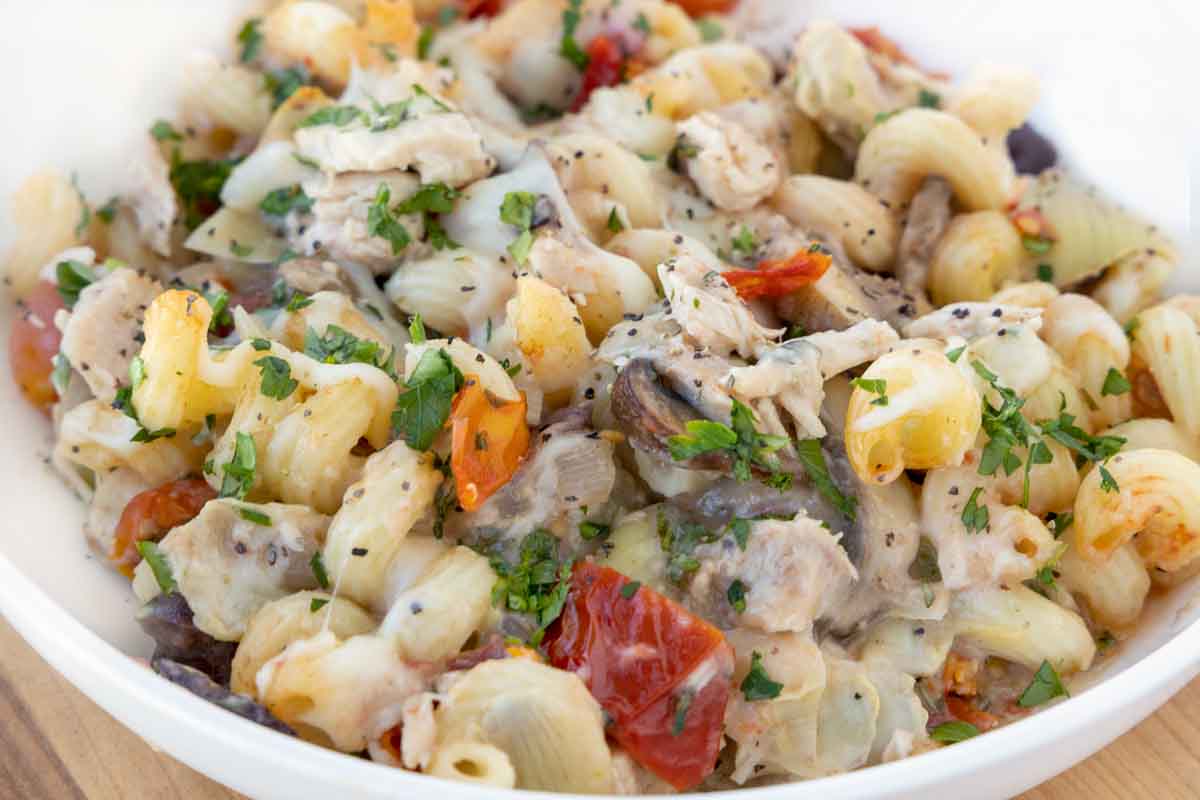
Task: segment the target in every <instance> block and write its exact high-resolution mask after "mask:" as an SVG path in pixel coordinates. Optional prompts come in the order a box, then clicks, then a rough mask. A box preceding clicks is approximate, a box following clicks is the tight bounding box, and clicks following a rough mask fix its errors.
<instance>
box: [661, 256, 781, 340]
mask: <svg viewBox="0 0 1200 800" xmlns="http://www.w3.org/2000/svg"><path fill="white" fill-rule="evenodd" d="M658 279H659V281H660V282H661V283H662V287H663V292H664V293H665V294H666V296H667V301H668V302H669V303H670V311H669V312H668V314H669V315H670V317H671V318H672V319H673V320H675V321H676V322H678V323H679V325H680V327H682V328H683V332H684V334H685V335H686V336H687V337H688V338H689V339H691V340H692V341H694V342H695V343H696V344H698V345H700V346H701V347H707V348H710V349H712V350H715V351H717V352H719V353H722V354H725V353H729V354H732V353H737V354H738V355H741V356H742V357H743V358H748V357H750V356H751V355H753V354H754V352H755V351H756V350H757V349H758V348H759V347H760V346H762V344H763V343H765V342H766V341H768V340H771V339H775V338H778V336H779V335H780V334H781V333H783V330H782V329H773V328H768V327H765V326H764V325H762V324H760V323H759V321H758V320H757V319H755V317H754V313H753V312H752V311H751V310H750V308H749V307H748V306H747V305H746V304H745V303H744V302H742V299H741V298H740V297H738V295H737V292H736V291H734V290H733V288H732V287H731V286H730V285H729V284H728V283H727V282H726V280H725V279H724V278H723V277H721V274H720V273H719V272H717V271H716V270H713V269H711V268H710V267H709V266H708V265H707V264H705V263H704V262H703V261H701V260H699V259H696V258H692V257H689V256H681V257H679V258H673V259H670V260H669V261H667V262H666V263H664V264H662V265H660V266H659V268H658Z"/></svg>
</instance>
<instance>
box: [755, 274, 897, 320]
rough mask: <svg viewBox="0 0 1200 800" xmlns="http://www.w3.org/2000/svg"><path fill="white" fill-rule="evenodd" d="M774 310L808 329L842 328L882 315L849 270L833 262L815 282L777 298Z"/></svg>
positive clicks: (784, 317)
mask: <svg viewBox="0 0 1200 800" xmlns="http://www.w3.org/2000/svg"><path fill="white" fill-rule="evenodd" d="M776 311H778V312H779V316H781V317H782V318H783V319H785V320H787V321H788V322H794V323H797V324H799V325H801V326H802V327H803V328H804V329H805V330H809V331H828V330H835V331H840V330H845V329H846V328H849V327H851V326H852V325H856V324H858V323H860V322H862V321H864V320H868V319H874V318H878V317H880V316H882V315H881V314H880V312H879V309H878V308H877V307H876V304H875V303H874V301H872V300H871V298H870V297H869V296H868V295H867V293H866V292H865V291H863V287H862V285H861V284H860V283H859V282H858V281H857V280H856V278H855V276H854V273H853V271H852V270H851V269H850V268H849V267H843V266H841V265H840V264H836V263H834V264H831V265H830V267H829V269H827V270H825V274H824V275H822V276H821V278H820V280H818V281H817V282H816V283H813V284H811V285H809V286H804V287H802V288H800V289H799V290H798V291H796V292H793V293H792V294H790V295H788V296H787V297H784V298H781V299H780V301H779V302H778V303H777V304H776Z"/></svg>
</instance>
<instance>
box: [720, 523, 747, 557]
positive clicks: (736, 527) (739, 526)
mask: <svg viewBox="0 0 1200 800" xmlns="http://www.w3.org/2000/svg"><path fill="white" fill-rule="evenodd" d="M726 529H727V530H728V531H729V533H730V534H731V535H732V536H733V540H734V541H735V542H737V546H738V549H739V550H743V551H744V550H745V549H746V545H747V544H748V543H749V542H750V520H748V519H742V518H741V517H734V518H733V519H731V520H729V524H728V525H727V526H726Z"/></svg>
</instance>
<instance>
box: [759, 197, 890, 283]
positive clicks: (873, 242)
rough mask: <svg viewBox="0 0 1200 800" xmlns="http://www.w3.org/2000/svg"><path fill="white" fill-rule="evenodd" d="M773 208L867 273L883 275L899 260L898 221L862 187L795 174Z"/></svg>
mask: <svg viewBox="0 0 1200 800" xmlns="http://www.w3.org/2000/svg"><path fill="white" fill-rule="evenodd" d="M771 204H772V205H773V206H774V207H775V208H776V209H777V210H778V211H779V212H780V213H781V214H783V215H784V216H785V217H787V218H788V219H790V220H791V221H792V222H793V223H795V224H796V225H798V226H800V227H801V228H803V229H804V230H805V231H807V232H809V233H810V234H815V235H819V236H821V237H822V238H824V239H825V241H827V242H830V243H832V244H835V245H837V246H840V247H841V249H843V250H845V252H846V255H848V256H849V257H850V259H851V260H852V261H854V263H855V264H857V265H858V266H860V267H862V268H863V269H869V270H871V271H873V272H881V271H884V270H886V269H888V268H889V267H891V266H892V262H893V261H894V260H895V258H896V248H897V247H898V245H899V242H900V225H899V223H898V222H897V220H896V218H895V216H893V215H892V213H891V212H890V211H889V210H888V209H887V208H886V207H884V206H883V205H882V204H881V203H880V202H879V198H877V197H875V195H873V194H871V193H870V192H868V191H867V190H866V189H864V188H862V187H861V186H859V185H858V184H855V183H851V182H849V181H839V180H834V179H833V178H825V177H822V176H820V175H793V176H792V177H790V178H788V179H787V180H786V181H784V183H783V185H782V186H780V187H779V191H777V192H776V193H775V195H774V197H772V198H771Z"/></svg>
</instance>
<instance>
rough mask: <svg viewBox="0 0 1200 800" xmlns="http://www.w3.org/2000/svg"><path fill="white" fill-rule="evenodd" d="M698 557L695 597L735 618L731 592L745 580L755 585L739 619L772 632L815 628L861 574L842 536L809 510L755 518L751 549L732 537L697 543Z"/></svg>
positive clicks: (719, 614)
mask: <svg viewBox="0 0 1200 800" xmlns="http://www.w3.org/2000/svg"><path fill="white" fill-rule="evenodd" d="M696 558H697V559H698V560H699V561H700V568H699V569H698V570H697V571H696V574H695V576H694V577H693V579H692V583H691V585H690V587H689V589H688V596H689V598H690V600H691V602H692V603H693V604H695V605H696V607H697V608H703V609H705V610H706V611H707V612H709V614H708V616H711V617H712V618H717V619H721V618H726V619H730V621H732V619H733V617H732V616H731V615H733V614H734V613H735V612H734V611H733V610H732V609H731V608H730V607H729V603H728V602H727V601H726V599H725V597H726V593H727V590H728V588H729V584H730V583H732V582H733V581H734V580H740V581H742V583H743V584H744V585H746V586H749V587H751V590H750V591H749V592H748V593H747V594H746V610H745V611H744V612H742V613H741V614H738V615H737V622H738V624H740V625H745V626H747V627H751V628H755V629H758V630H762V631H768V632H781V631H794V632H803V631H807V630H809V629H810V628H811V627H812V624H813V622H815V621H816V620H817V619H819V618H820V617H821V616H822V615H824V614H825V613H827V612H828V611H829V610H830V609H832V608H833V607H834V606H835V605H836V604H837V603H838V601H839V598H840V597H841V596H842V593H844V592H845V591H846V590H847V589H848V588H849V587H850V586H851V585H852V584H853V583H854V581H855V580H857V578H858V572H857V571H856V570H855V569H854V565H853V564H851V563H850V559H849V558H848V557H847V555H846V551H845V550H843V549H842V547H841V545H840V544H839V543H838V537H837V536H836V535H834V534H832V533H830V532H829V530H828V529H827V528H825V527H824V526H822V525H821V523H819V522H817V521H816V520H814V519H811V518H809V517H807V516H805V515H803V514H800V515H797V516H796V518H795V519H793V520H791V521H784V520H762V521H759V522H755V523H753V524H752V526H751V528H750V535H749V538H748V539H747V542H746V549H745V550H743V549H741V548H740V547H739V546H738V544H737V542H735V541H734V539H733V538H732V537H731V536H726V537H725V538H723V539H722V540H721V541H719V542H715V543H713V544H707V545H701V546H700V547H698V548H696Z"/></svg>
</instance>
